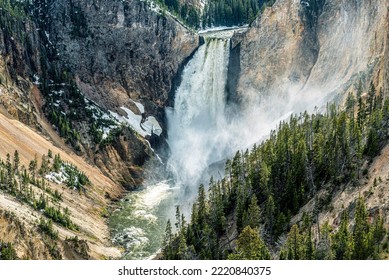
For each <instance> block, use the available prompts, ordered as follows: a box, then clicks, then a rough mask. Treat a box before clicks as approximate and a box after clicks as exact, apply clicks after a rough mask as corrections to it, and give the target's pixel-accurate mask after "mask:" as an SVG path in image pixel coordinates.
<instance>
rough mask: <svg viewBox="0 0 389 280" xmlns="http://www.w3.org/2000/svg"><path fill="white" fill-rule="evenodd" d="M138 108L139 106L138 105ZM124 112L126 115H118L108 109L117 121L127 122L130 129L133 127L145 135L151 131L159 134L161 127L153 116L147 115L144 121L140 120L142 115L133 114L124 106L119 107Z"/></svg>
mask: <svg viewBox="0 0 389 280" xmlns="http://www.w3.org/2000/svg"><path fill="white" fill-rule="evenodd" d="M138 108H139V107H138ZM120 109H122V110H123V111H124V112H126V114H127V116H120V115H119V114H117V113H115V112H112V111H110V113H111V115H112V116H113V117H115V118H116V119H117V120H118V121H119V122H122V123H126V124H128V125H129V126H130V127H131V128H132V129H134V130H135V131H136V132H137V133H139V134H140V135H141V136H143V137H146V136H147V135H149V136H150V135H151V134H152V133H154V134H156V135H158V136H159V135H161V133H162V128H161V126H160V125H159V123H158V121H157V120H156V119H155V117H153V116H150V117H148V118H147V119H146V120H145V122H144V123H141V122H142V116H141V115H137V114H135V113H134V112H133V111H131V110H130V109H128V108H126V107H123V106H122V107H120Z"/></svg>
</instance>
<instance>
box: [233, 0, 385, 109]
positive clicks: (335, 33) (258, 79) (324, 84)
mask: <svg viewBox="0 0 389 280" xmlns="http://www.w3.org/2000/svg"><path fill="white" fill-rule="evenodd" d="M387 7H388V3H387V1H385V0H378V1H357V0H356V1H342V0H310V1H299V0H296V1H291V0H279V1H276V3H275V4H274V5H273V7H271V8H267V9H266V10H265V11H264V13H263V14H262V15H261V16H260V17H259V18H258V19H257V20H256V21H255V22H254V23H253V25H252V27H251V28H250V30H249V31H248V32H247V34H246V36H245V38H244V39H243V40H242V42H241V44H240V45H239V47H240V58H241V60H240V68H241V75H240V79H239V82H238V90H237V91H238V94H239V96H240V97H241V98H242V99H245V98H249V99H250V98H253V96H254V97H256V96H258V94H257V93H259V95H260V96H268V95H278V94H279V95H281V96H289V97H288V98H289V101H290V103H293V102H294V100H295V99H299V98H297V96H299V95H300V96H301V94H303V93H306V96H309V98H310V100H316V102H317V103H319V101H317V100H318V99H320V98H322V97H323V96H328V95H329V94H336V93H343V92H345V91H346V90H348V89H353V86H354V88H355V87H356V86H355V85H356V84H357V83H358V81H359V79H361V80H362V82H363V85H364V86H365V88H366V89H367V85H368V83H369V82H370V81H371V80H374V82H375V84H376V86H377V88H380V87H383V88H385V89H386V88H387V85H385V82H386V80H385V78H384V77H385V76H386V75H387V74H386V68H385V67H382V66H383V64H384V63H387V62H385V60H384V56H385V53H387V49H388V39H387V36H388V20H387V17H388V11H387ZM299 101H301V100H300V99H299ZM304 106H305V104H304ZM301 107H302V108H303V106H301Z"/></svg>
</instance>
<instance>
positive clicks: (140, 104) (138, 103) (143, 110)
mask: <svg viewBox="0 0 389 280" xmlns="http://www.w3.org/2000/svg"><path fill="white" fill-rule="evenodd" d="M130 100H131V101H132V102H133V103H134V104H135V105H136V107H138V109H139V112H140V113H141V114H144V112H145V106H143V105H142V103H140V102H136V101H134V100H132V99H130Z"/></svg>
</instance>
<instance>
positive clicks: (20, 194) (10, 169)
mask: <svg viewBox="0 0 389 280" xmlns="http://www.w3.org/2000/svg"><path fill="white" fill-rule="evenodd" d="M43 158H48V157H46V156H45V157H43ZM19 161H20V159H19V153H18V152H17V151H15V153H14V158H13V164H12V163H11V162H12V160H11V156H10V155H9V154H8V155H7V158H6V161H5V162H4V161H2V160H1V159H0V190H3V191H5V192H7V193H9V194H10V195H12V196H14V197H15V198H17V199H18V200H19V201H21V202H23V203H26V204H27V205H30V206H31V207H33V208H34V209H35V210H37V211H41V212H42V214H43V215H44V216H46V217H47V218H49V219H50V221H49V222H48V223H46V224H44V223H43V222H41V223H40V226H39V227H40V229H41V230H42V231H45V232H46V233H49V231H51V226H50V224H49V223H51V221H53V222H56V223H58V224H60V225H62V226H64V227H66V228H69V229H72V230H78V226H77V225H76V224H74V223H73V222H72V221H71V218H70V211H69V209H67V208H66V209H61V207H59V206H57V205H56V204H55V202H58V201H60V200H62V195H61V194H60V193H59V192H58V191H57V190H55V191H52V190H51V189H50V188H47V187H46V182H45V180H44V178H43V177H40V178H39V175H40V176H44V175H45V174H44V173H41V174H39V175H38V174H37V172H36V169H37V165H38V164H37V163H38V160H37V156H36V155H35V157H34V159H33V160H32V161H31V162H30V164H29V173H28V172H27V170H26V168H25V167H24V166H22V167H20V163H19ZM56 161H57V162H59V163H60V164H62V161H61V159H60V157H59V155H57V156H56V160H54V163H55V162H56ZM47 164H48V163H47ZM68 166H69V167H68V168H70V169H69V170H71V172H73V174H74V175H73V178H75V179H73V180H74V181H77V184H78V186H85V185H86V184H89V183H90V182H89V179H88V178H87V177H86V176H85V174H84V173H82V172H80V171H78V169H77V168H76V167H74V166H72V165H68ZM16 167H18V168H16ZM47 168H48V169H49V168H50V167H49V166H47ZM53 168H54V167H53ZM41 169H42V168H41ZM48 171H49V170H48ZM32 185H35V186H36V187H37V188H39V189H40V191H39V196H38V198H37V194H36V193H35V191H34V190H33V188H32ZM72 187H75V186H73V185H72ZM45 193H47V194H49V195H50V196H51V197H52V199H51V201H50V200H49V197H48V196H47V195H46V194H45ZM51 237H52V238H53V239H55V235H54V234H52V235H51Z"/></svg>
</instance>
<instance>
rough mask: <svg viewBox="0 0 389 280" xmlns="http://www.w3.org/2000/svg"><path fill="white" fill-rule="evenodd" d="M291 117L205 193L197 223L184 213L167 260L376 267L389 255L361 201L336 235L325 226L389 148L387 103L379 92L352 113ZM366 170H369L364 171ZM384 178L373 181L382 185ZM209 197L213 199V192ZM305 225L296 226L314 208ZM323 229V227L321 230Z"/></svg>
mask: <svg viewBox="0 0 389 280" xmlns="http://www.w3.org/2000/svg"><path fill="white" fill-rule="evenodd" d="M323 111H324V112H323V113H315V114H308V113H307V112H305V113H301V114H299V115H292V116H291V117H290V119H289V120H288V121H282V122H281V123H280V124H279V125H278V128H277V129H276V130H274V131H272V132H271V133H270V136H269V138H268V139H267V140H266V141H264V142H262V143H261V144H259V145H254V146H253V147H252V149H251V150H246V151H238V152H236V155H235V156H234V157H233V158H232V159H229V160H227V162H226V165H225V175H224V178H223V179H221V180H214V179H211V180H210V182H209V186H208V188H206V187H205V186H204V185H200V187H199V190H198V197H197V200H196V201H195V203H194V204H193V207H192V213H191V217H190V221H188V222H187V221H186V220H185V217H184V216H183V215H182V214H181V213H180V209H179V207H177V209H176V212H177V214H176V222H175V227H174V228H173V226H172V224H171V222H170V221H169V222H168V224H167V227H166V233H165V234H166V235H165V239H164V243H163V258H165V259H227V258H228V259H371V258H373V259H374V258H379V255H380V253H381V252H382V251H383V250H387V249H388V243H387V235H386V234H387V233H386V231H385V229H384V226H383V219H382V217H381V215H380V214H379V213H375V214H371V213H368V212H367V210H366V204H365V196H366V195H369V194H360V196H359V199H358V200H357V201H356V202H355V203H354V204H353V207H348V208H347V207H346V208H344V209H340V211H341V213H342V214H341V222H340V225H339V227H338V228H336V227H335V228H333V227H332V225H331V224H329V223H328V221H319V220H318V217H319V213H320V212H322V211H326V210H331V207H332V205H331V201H332V198H333V196H334V195H335V193H336V192H337V191H340V190H343V189H344V187H345V186H351V187H352V188H354V189H356V190H357V189H358V188H359V184H360V179H361V178H363V177H366V176H367V173H368V164H369V163H370V162H371V160H372V159H373V158H374V157H375V156H377V155H379V153H380V151H381V149H382V148H383V147H384V146H385V145H386V144H387V143H388V140H389V98H386V99H384V98H383V97H382V93H381V92H379V93H377V90H376V89H375V87H374V85H373V84H370V88H369V90H368V92H367V94H362V88H361V86H359V87H358V90H357V94H356V95H354V94H352V93H349V95H348V97H347V101H346V103H345V108H342V109H340V108H339V107H338V106H336V105H335V104H328V105H327V107H326V109H325V110H323ZM366 164H367V165H366ZM380 183H382V178H375V179H374V186H373V189H372V190H371V192H374V187H376V186H377V185H378V184H380ZM207 190H208V191H207ZM309 201H311V202H313V205H314V206H313V207H312V209H311V210H310V211H308V212H307V213H304V215H303V217H302V218H301V219H300V221H299V222H297V223H294V224H292V223H291V219H292V217H294V215H296V214H297V213H298V211H299V209H300V208H301V207H302V206H304V205H305V204H306V203H307V202H309ZM318 224H320V227H319V226H318Z"/></svg>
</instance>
